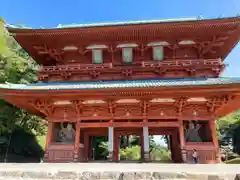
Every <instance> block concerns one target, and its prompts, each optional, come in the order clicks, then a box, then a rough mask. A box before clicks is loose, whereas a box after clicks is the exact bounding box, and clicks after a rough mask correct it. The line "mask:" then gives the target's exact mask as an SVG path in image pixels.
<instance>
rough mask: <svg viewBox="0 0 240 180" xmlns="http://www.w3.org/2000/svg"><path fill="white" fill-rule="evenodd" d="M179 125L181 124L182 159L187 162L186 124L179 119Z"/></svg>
mask: <svg viewBox="0 0 240 180" xmlns="http://www.w3.org/2000/svg"><path fill="white" fill-rule="evenodd" d="M179 121H180V122H179V123H180V126H179V136H180V137H179V140H180V149H181V155H182V157H181V159H182V162H187V152H186V150H185V138H184V124H183V120H182V119H179Z"/></svg>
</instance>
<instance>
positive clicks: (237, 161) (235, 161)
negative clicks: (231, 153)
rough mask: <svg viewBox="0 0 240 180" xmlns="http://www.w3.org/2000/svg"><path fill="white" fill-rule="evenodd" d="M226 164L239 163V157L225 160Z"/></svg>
mask: <svg viewBox="0 0 240 180" xmlns="http://www.w3.org/2000/svg"><path fill="white" fill-rule="evenodd" d="M225 163H226V164H240V157H238V158H235V159H231V160H229V161H226V162H225Z"/></svg>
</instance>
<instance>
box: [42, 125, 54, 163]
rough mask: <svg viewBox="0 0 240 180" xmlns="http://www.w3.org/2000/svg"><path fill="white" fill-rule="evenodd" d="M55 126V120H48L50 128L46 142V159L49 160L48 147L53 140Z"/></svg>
mask: <svg viewBox="0 0 240 180" xmlns="http://www.w3.org/2000/svg"><path fill="white" fill-rule="evenodd" d="M53 128H54V124H53V122H51V121H48V130H47V137H46V143H45V154H44V161H48V158H49V156H48V155H49V153H48V147H49V145H50V144H51V141H52V134H53Z"/></svg>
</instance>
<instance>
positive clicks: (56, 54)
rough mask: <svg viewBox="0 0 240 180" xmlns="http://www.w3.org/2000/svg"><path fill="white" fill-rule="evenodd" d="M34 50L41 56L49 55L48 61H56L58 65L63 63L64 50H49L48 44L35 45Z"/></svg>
mask: <svg viewBox="0 0 240 180" xmlns="http://www.w3.org/2000/svg"><path fill="white" fill-rule="evenodd" d="M34 49H35V50H36V51H37V53H38V54H39V55H47V60H50V59H51V60H55V61H56V62H58V63H62V62H63V57H62V55H63V53H64V51H63V50H59V49H56V48H49V47H48V46H47V45H46V44H44V45H35V46H34Z"/></svg>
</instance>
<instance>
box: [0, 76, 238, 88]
mask: <svg viewBox="0 0 240 180" xmlns="http://www.w3.org/2000/svg"><path fill="white" fill-rule="evenodd" d="M229 84H240V78H229V77H219V78H168V79H144V80H109V81H107V80H106V81H88V82H48V83H42V82H40V83H35V84H11V83H6V84H0V89H9V90H70V89H75V90H76V89H79V90H83V89H84V90H87V89H114V88H161V87H180V86H182V87H183V86H185V87H186V86H208V85H229Z"/></svg>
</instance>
